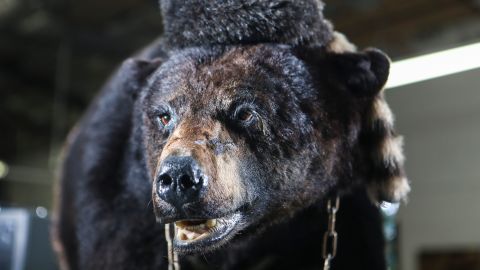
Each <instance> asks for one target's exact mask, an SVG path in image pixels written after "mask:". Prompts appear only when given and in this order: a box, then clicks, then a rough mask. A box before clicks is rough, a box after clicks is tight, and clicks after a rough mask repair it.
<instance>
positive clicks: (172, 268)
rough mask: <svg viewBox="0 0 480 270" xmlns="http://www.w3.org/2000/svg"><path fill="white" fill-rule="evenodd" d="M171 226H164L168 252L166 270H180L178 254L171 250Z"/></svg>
mask: <svg viewBox="0 0 480 270" xmlns="http://www.w3.org/2000/svg"><path fill="white" fill-rule="evenodd" d="M170 226H171V224H170V223H168V224H165V239H166V240H167V252H168V270H180V264H179V263H178V254H177V253H176V252H175V251H174V250H173V243H172V233H171V232H170Z"/></svg>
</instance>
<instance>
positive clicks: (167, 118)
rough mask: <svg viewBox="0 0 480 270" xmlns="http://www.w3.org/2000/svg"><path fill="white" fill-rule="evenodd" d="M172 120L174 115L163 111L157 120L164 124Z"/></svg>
mask: <svg viewBox="0 0 480 270" xmlns="http://www.w3.org/2000/svg"><path fill="white" fill-rule="evenodd" d="M171 120H172V117H171V116H170V115H169V114H168V113H163V114H161V115H159V116H158V117H157V121H158V122H159V123H160V124H162V125H163V126H166V125H168V123H170V121H171Z"/></svg>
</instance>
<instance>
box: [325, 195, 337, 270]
mask: <svg viewBox="0 0 480 270" xmlns="http://www.w3.org/2000/svg"><path fill="white" fill-rule="evenodd" d="M339 208H340V197H339V196H338V195H337V196H336V197H335V204H333V203H332V199H329V200H328V203H327V212H328V229H327V231H326V232H325V234H324V235H323V254H322V257H323V260H324V263H323V270H329V269H330V264H331V262H332V260H333V258H335V256H336V255H337V240H338V234H337V232H336V231H335V223H336V221H337V212H338V209H339Z"/></svg>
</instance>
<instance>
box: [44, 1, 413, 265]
mask: <svg viewBox="0 0 480 270" xmlns="http://www.w3.org/2000/svg"><path fill="white" fill-rule="evenodd" d="M160 5H161V9H162V12H163V20H164V27H165V32H164V35H163V36H162V37H161V38H160V39H159V40H157V41H156V42H154V43H153V44H151V45H149V46H148V47H147V48H146V49H145V50H143V51H142V52H141V53H140V54H138V55H136V56H134V57H132V58H131V59H128V60H126V61H125V62H124V64H123V65H122V66H121V67H120V68H119V69H118V70H117V72H116V73H115V75H114V76H113V77H112V78H111V79H110V80H109V82H108V83H107V84H106V86H105V87H104V89H103V90H102V91H101V92H100V93H99V95H98V97H97V98H96V99H95V101H94V102H93V103H92V105H91V106H90V108H89V109H88V111H87V113H86V114H85V115H84V117H83V118H82V119H81V121H80V122H79V123H78V125H77V126H76V127H75V128H74V130H73V131H72V132H71V134H70V136H69V138H68V142H67V151H66V153H65V157H64V163H63V167H62V172H61V179H60V180H61V181H60V189H59V191H60V192H59V197H58V200H57V209H56V214H55V217H54V227H53V238H54V245H55V249H56V250H57V253H58V255H59V260H60V263H61V267H62V268H63V269H71V270H76V269H103V270H105V269H115V270H120V269H168V268H170V269H179V268H180V267H181V269H277V270H278V269H322V267H323V266H324V258H323V256H322V254H323V253H325V254H326V255H327V257H328V254H330V255H335V254H333V250H331V249H332V247H331V246H332V243H333V236H330V237H327V240H328V241H327V244H326V245H325V247H326V248H327V249H329V250H324V245H323V237H324V234H325V232H326V231H327V223H328V222H329V215H328V213H327V201H328V200H329V199H330V200H332V198H335V196H336V195H339V196H340V209H339V210H338V213H337V219H336V223H335V229H336V232H337V233H338V238H337V239H338V243H337V247H338V248H337V250H336V251H337V252H336V256H335V258H333V260H328V261H329V262H330V263H331V269H334V270H340V269H349V270H351V269H369V270H372V269H373V270H376V269H386V262H385V256H384V240H383V235H382V227H381V226H382V224H381V216H380V214H379V210H378V208H377V205H378V203H379V202H381V201H399V200H401V199H402V198H403V197H404V196H405V195H406V194H407V193H408V190H409V185H408V181H407V179H406V177H405V173H404V170H403V155H402V141H401V137H399V136H397V135H396V134H395V132H394V128H393V116H392V114H391V112H390V110H389V107H388V105H387V104H386V102H385V100H384V98H383V94H382V88H383V86H384V84H385V82H386V81H387V78H388V74H389V59H388V58H387V56H385V54H383V53H382V52H380V51H379V50H375V49H368V50H365V51H356V49H355V47H354V46H353V45H352V44H350V43H349V42H348V41H347V40H346V38H345V37H344V36H342V35H341V34H339V33H337V32H335V31H334V30H333V27H332V25H331V24H330V23H329V22H328V21H326V20H325V19H324V18H323V15H322V8H323V4H322V3H321V2H319V1H317V0H271V1H267V0H225V1H223V0H208V1H207V0H185V1H173V0H162V1H160ZM333 201H334V203H333V204H335V200H334V199H333ZM331 206H332V204H331ZM165 224H167V226H165ZM165 230H167V234H166V232H165ZM330 235H333V232H332V233H331V234H330ZM170 240H171V241H170ZM167 242H168V243H167Z"/></svg>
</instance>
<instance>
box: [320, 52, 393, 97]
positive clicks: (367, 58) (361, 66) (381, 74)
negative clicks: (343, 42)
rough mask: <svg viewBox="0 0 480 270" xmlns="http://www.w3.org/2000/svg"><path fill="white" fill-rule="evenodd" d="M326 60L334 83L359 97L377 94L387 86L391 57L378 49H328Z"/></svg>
mask: <svg viewBox="0 0 480 270" xmlns="http://www.w3.org/2000/svg"><path fill="white" fill-rule="evenodd" d="M326 60H327V65H328V68H329V71H328V73H329V77H330V79H331V80H334V81H333V83H335V84H336V85H338V86H339V87H340V88H344V89H346V90H349V91H350V92H351V93H352V94H354V95H355V96H359V97H373V96H375V95H377V94H378V93H379V92H380V91H381V90H382V89H383V87H384V86H385V83H386V82H387V79H388V74H389V71H390V59H389V58H388V57H387V55H386V54H385V53H383V52H382V51H380V50H378V49H367V50H365V51H363V52H354V51H351V52H350V51H347V52H341V53H338V52H335V51H334V52H329V51H327V55H326Z"/></svg>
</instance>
